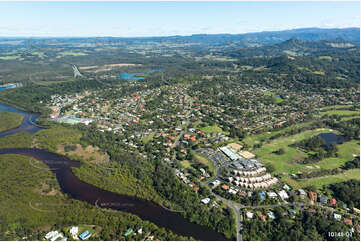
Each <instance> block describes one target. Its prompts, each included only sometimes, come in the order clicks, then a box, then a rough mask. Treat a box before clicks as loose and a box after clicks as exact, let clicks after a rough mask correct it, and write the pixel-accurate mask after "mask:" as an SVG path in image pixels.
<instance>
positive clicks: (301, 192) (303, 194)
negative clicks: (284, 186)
mask: <svg viewBox="0 0 361 242" xmlns="http://www.w3.org/2000/svg"><path fill="white" fill-rule="evenodd" d="M298 193H299V195H300V197H301V198H305V197H306V192H305V190H303V189H298Z"/></svg>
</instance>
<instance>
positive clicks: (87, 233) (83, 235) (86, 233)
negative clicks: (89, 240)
mask: <svg viewBox="0 0 361 242" xmlns="http://www.w3.org/2000/svg"><path fill="white" fill-rule="evenodd" d="M89 234H90V233H89V231H88V230H86V231H84V232H83V233H81V234H80V235H79V238H81V239H84V238H85V237H86V236H88V235H89Z"/></svg>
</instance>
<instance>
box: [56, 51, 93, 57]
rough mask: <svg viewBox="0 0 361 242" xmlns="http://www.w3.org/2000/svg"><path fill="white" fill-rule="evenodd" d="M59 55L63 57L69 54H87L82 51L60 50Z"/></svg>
mask: <svg viewBox="0 0 361 242" xmlns="http://www.w3.org/2000/svg"><path fill="white" fill-rule="evenodd" d="M59 55H60V57H64V56H67V55H70V56H85V55H88V54H86V53H83V52H74V51H64V52H60V53H59Z"/></svg>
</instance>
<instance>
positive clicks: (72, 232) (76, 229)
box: [69, 226, 79, 236]
mask: <svg viewBox="0 0 361 242" xmlns="http://www.w3.org/2000/svg"><path fill="white" fill-rule="evenodd" d="M69 233H70V234H71V235H73V236H74V235H78V233H79V228H78V227H75V226H73V227H71V229H70V230H69Z"/></svg>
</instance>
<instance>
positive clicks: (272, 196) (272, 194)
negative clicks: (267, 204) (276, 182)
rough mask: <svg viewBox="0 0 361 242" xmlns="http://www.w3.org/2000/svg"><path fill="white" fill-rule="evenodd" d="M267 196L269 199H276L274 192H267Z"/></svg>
mask: <svg viewBox="0 0 361 242" xmlns="http://www.w3.org/2000/svg"><path fill="white" fill-rule="evenodd" d="M267 195H268V197H270V198H276V197H277V193H275V192H268V193H267Z"/></svg>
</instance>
